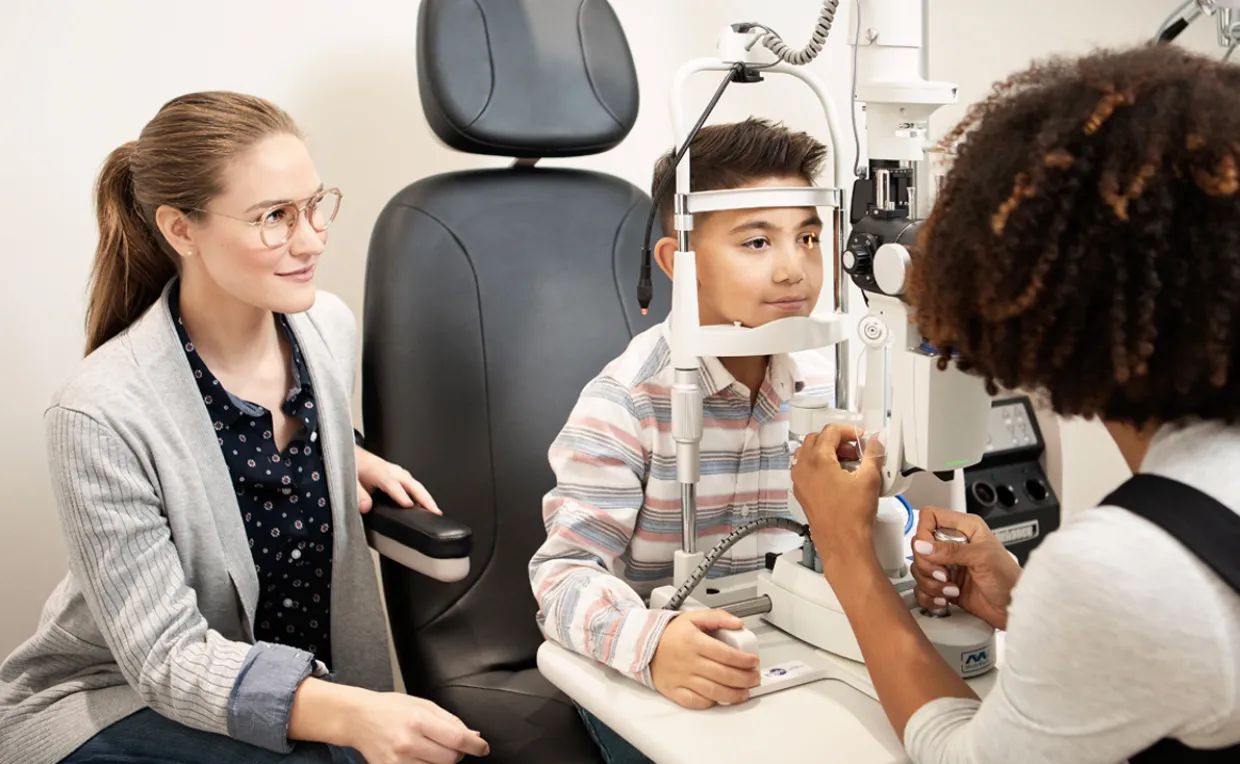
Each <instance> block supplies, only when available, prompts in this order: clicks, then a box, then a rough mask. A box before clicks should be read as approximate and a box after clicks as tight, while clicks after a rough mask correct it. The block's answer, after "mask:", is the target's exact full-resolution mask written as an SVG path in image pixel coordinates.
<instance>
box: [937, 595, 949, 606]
mask: <svg viewBox="0 0 1240 764" xmlns="http://www.w3.org/2000/svg"><path fill="white" fill-rule="evenodd" d="M934 604H936V605H938V606H939V607H947V600H945V599H943V598H942V597H935V598H934Z"/></svg>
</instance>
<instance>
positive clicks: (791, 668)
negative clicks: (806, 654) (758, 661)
mask: <svg viewBox="0 0 1240 764" xmlns="http://www.w3.org/2000/svg"><path fill="white" fill-rule="evenodd" d="M810 670H811V669H810V667H809V666H807V665H805V664H804V663H802V662H800V661H787V662H786V663H779V664H776V665H774V666H771V667H770V668H768V669H763V671H762V678H763V679H787V678H789V677H794V676H799V675H801V674H805V673H808V672H809V671H810Z"/></svg>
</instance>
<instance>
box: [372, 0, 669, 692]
mask: <svg viewBox="0 0 1240 764" xmlns="http://www.w3.org/2000/svg"><path fill="white" fill-rule="evenodd" d="M418 43H419V46H418V68H419V79H420V83H421V84H420V87H421V96H422V103H423V108H424V111H425V112H426V116H427V120H428V121H429V123H430V125H431V127H432V129H433V130H434V131H435V133H436V135H438V136H439V138H440V139H441V140H443V141H444V142H445V143H447V144H448V145H450V146H452V147H453V148H456V149H458V150H461V151H465V152H471V153H479V154H492V155H502V156H509V157H514V158H518V159H521V158H524V159H529V158H540V157H568V156H583V155H587V154H594V153H599V152H602V151H606V150H608V149H610V148H612V147H614V146H615V145H617V144H618V143H619V142H620V141H621V140H623V139H624V137H625V136H626V135H627V134H628V132H629V131H630V130H631V129H632V126H633V123H634V120H635V118H636V115H637V107H638V94H637V80H636V72H635V69H634V66H633V61H632V57H631V54H630V51H629V47H628V43H627V41H626V39H625V36H624V33H623V31H622V29H621V27H620V24H619V22H618V20H617V19H616V17H615V15H614V13H613V11H612V9H611V7H610V6H609V5H608V4H607V3H606V2H605V1H604V0H423V2H422V6H421V11H420V17H419V23H418ZM651 160H652V162H653V157H652V158H651ZM649 210H650V199H649V196H648V195H647V194H646V193H645V192H644V191H642V190H640V189H638V188H636V187H635V186H633V185H632V184H630V183H628V182H626V181H623V180H620V179H618V178H615V177H612V176H608V175H603V174H599V173H595V172H585V171H575V170H564V169H541V168H536V167H512V168H509V169H498V170H484V171H470V172H459V173H447V174H443V175H438V176H435V177H430V178H426V179H423V180H420V181H417V182H415V183H413V184H412V185H410V186H408V187H407V188H405V189H403V190H402V191H401V192H400V193H398V194H397V195H396V196H395V197H394V198H393V199H392V200H391V201H390V202H389V203H388V205H387V206H386V208H385V209H384V210H383V212H382V214H381V215H380V217H379V219H378V221H377V223H376V225H375V229H374V234H373V237H372V240H371V245H370V253H369V261H368V265H367V273H366V297H365V309H364V319H363V323H364V327H363V351H362V352H363V413H364V422H365V428H366V437H367V445H368V447H373V448H374V449H375V450H376V452H378V453H380V454H381V455H382V456H383V457H384V458H386V459H389V460H392V461H395V462H397V463H400V464H402V465H405V466H407V467H408V468H409V469H410V470H411V471H412V472H413V473H414V474H415V476H417V477H418V478H419V479H420V480H422V482H424V483H425V484H426V485H427V487H428V489H429V490H430V491H431V492H432V493H433V494H434V496H435V498H436V501H437V502H438V503H439V505H440V506H441V507H442V508H443V510H444V512H445V513H446V514H449V515H451V516H452V517H453V518H455V519H458V520H460V521H462V522H464V523H465V524H467V525H469V526H470V527H471V528H472V530H473V534H474V551H473V553H472V556H471V559H470V562H471V572H470V575H469V577H468V578H467V579H466V580H464V581H462V582H459V583H456V584H442V583H438V582H434V581H430V580H428V579H424V578H421V577H420V576H418V575H416V574H414V573H410V572H408V571H406V570H405V569H403V568H401V567H400V566H399V565H396V564H393V563H390V562H388V561H386V560H385V561H384V568H383V581H384V587H385V591H386V598H387V603H388V609H389V614H390V617H391V623H392V630H393V635H394V637H395V641H396V649H397V654H398V658H399V660H400V664H401V669H402V672H403V674H404V678H405V683H406V686H407V688H408V689H409V691H410V692H414V693H419V694H425V695H427V696H430V697H434V695H435V688H437V687H441V686H443V685H444V684H445V683H447V682H450V681H453V680H456V679H460V678H462V677H469V676H477V675H481V674H485V673H488V672H494V671H517V670H524V669H529V668H532V667H533V666H534V665H535V653H536V651H537V649H538V646H539V645H540V644H541V642H542V637H541V635H540V634H539V633H538V628H537V625H536V623H535V613H536V609H537V608H536V604H535V602H534V598H533V594H532V592H531V590H530V585H529V577H528V572H527V571H528V564H529V560H530V558H531V557H532V556H533V554H534V552H535V550H536V549H537V548H538V546H539V544H541V543H542V541H543V539H544V538H545V531H544V527H543V523H542V517H541V501H542V497H543V494H544V493H546V492H547V491H548V490H550V489H551V488H552V487H553V485H554V478H553V475H552V473H551V470H550V467H549V466H548V463H547V449H548V447H549V446H550V444H551V441H552V440H553V438H554V437H555V435H556V433H557V432H558V431H559V429H560V428H561V427H562V426H563V424H564V421H565V419H566V418H567V416H568V412H569V410H570V409H571V408H572V406H573V404H574V403H575V401H576V400H577V397H578V395H579V393H580V392H581V389H582V388H583V387H584V385H585V384H586V383H587V382H588V381H589V380H590V379H591V378H592V377H593V376H594V375H596V374H597V373H598V372H599V371H600V370H601V369H602V368H603V366H604V365H605V364H606V363H607V362H608V361H609V360H611V359H612V358H614V357H615V356H616V355H618V354H619V353H620V352H621V351H622V350H623V349H624V347H625V345H626V344H627V342H628V341H629V339H630V338H631V337H632V336H633V335H634V334H635V333H637V332H640V331H642V330H644V329H646V328H648V327H650V326H652V325H653V324H654V323H655V322H656V321H658V320H660V318H661V317H662V316H665V315H666V314H667V310H668V306H669V304H670V291H671V290H670V285H669V284H667V283H666V282H665V281H664V283H661V284H658V285H657V287H656V290H655V299H654V302H652V304H651V310H650V314H649V316H642V315H641V314H640V311H639V309H638V306H637V298H636V284H637V276H638V264H639V253H640V251H641V247H642V241H641V239H642V235H643V233H644V227H645V223H646V217H647V215H648V214H649ZM655 235H656V236H657V235H658V228H657V226H656V231H655Z"/></svg>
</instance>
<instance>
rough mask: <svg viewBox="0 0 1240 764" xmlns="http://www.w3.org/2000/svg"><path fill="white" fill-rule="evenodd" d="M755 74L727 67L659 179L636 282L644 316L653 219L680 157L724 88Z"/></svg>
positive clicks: (738, 64)
mask: <svg viewBox="0 0 1240 764" xmlns="http://www.w3.org/2000/svg"><path fill="white" fill-rule="evenodd" d="M754 81H756V80H755V79H754V76H753V75H752V74H750V73H748V72H747V67H746V66H745V64H743V63H741V62H739V61H738V62H736V63H735V64H732V67H731V68H730V69H728V73H727V75H726V76H724V78H723V82H721V83H719V87H718V88H717V89H716V90H715V95H714V97H712V98H711V99H710V103H708V104H706V110H705V111H703V112H702V116H701V117H699V118H698V121H697V124H696V125H694V126H693V129H692V130H691V131H689V135H688V137H686V138H685V144H684V145H683V146H681V147H680V150H679V151H677V152H676V156H675V158H674V159H672V166H671V167H669V168H668V169H667V172H666V173H665V174H664V175H663V177H662V178H660V179H659V185H658V187H656V188H655V192H654V199H653V200H652V201H653V204H651V205H650V217H649V218H647V220H646V236H645V238H643V239H642V265H641V276H640V277H639V279H638V281H637V304H638V306H639V307H641V309H642V315H645V314H646V311H647V310H648V309H649V308H650V300H651V299H653V298H654V284H653V283H652V282H651V280H650V255H651V252H652V250H651V248H650V234H651V233H652V232H653V231H654V219H655V216H657V215H658V214H659V205H660V203H661V202H662V200H663V197H664V195H666V194H667V188H668V186H669V185H671V181H672V180H673V179H674V178H675V177H676V167H677V166H678V165H679V164H680V160H681V159H683V158H684V156H685V152H686V151H688V150H689V146H690V145H691V144H692V143H693V139H694V138H695V137H696V136H697V134H698V131H699V130H701V129H702V125H704V124H706V120H707V119H709V118H710V113H711V112H712V111H714V109H715V104H717V103H719V99H720V98H721V97H722V96H723V91H725V90H727V89H728V85H729V84H731V83H732V82H754Z"/></svg>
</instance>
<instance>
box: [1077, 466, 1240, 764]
mask: <svg viewBox="0 0 1240 764" xmlns="http://www.w3.org/2000/svg"><path fill="white" fill-rule="evenodd" d="M1100 505H1101V506H1112V507H1122V508H1123V509H1126V510H1128V511H1129V512H1131V513H1133V514H1134V515H1139V516H1140V517H1144V518H1145V519H1146V520H1149V521H1150V522H1152V523H1154V524H1155V525H1157V526H1158V527H1160V528H1162V529H1163V530H1164V531H1166V532H1167V533H1168V534H1170V535H1171V536H1173V537H1175V539H1176V540H1178V541H1179V542H1180V543H1181V544H1183V545H1184V546H1185V547H1186V548H1187V549H1188V550H1189V551H1190V552H1192V553H1193V554H1194V555H1196V556H1197V558H1198V559H1200V560H1201V561H1202V562H1203V563H1205V564H1206V565H1207V566H1209V568H1210V569H1211V570H1213V571H1214V572H1215V573H1216V574H1218V576H1219V578H1221V579H1223V581H1224V582H1226V583H1227V585H1228V586H1230V587H1231V588H1232V589H1234V590H1235V592H1236V594H1240V515H1237V514H1236V513H1235V512H1233V511H1231V510H1230V509H1228V508H1227V507H1226V506H1224V505H1223V504H1221V503H1219V502H1218V501H1217V500H1216V499H1214V498H1212V497H1210V496H1209V495H1207V494H1205V493H1202V492H1201V491H1199V490H1197V489H1196V488H1193V487H1192V486H1190V485H1187V484H1185V483H1181V482H1179V481H1178V480H1171V479H1170V478H1165V477H1161V476H1159V475H1147V474H1138V475H1134V476H1133V477H1132V478H1131V479H1129V480H1128V481H1127V482H1125V483H1124V484H1123V485H1121V486H1120V487H1119V488H1117V489H1116V490H1115V491H1114V492H1113V493H1111V494H1110V495H1109V496H1107V497H1106V498H1105V499H1103V500H1102V501H1101V502H1100ZM1237 761H1240V745H1235V746H1232V747H1230V748H1223V749H1215V750H1201V749H1197V748H1189V747H1188V746H1186V745H1184V744H1183V743H1181V742H1180V741H1178V740H1172V739H1170V738H1168V739H1164V740H1160V741H1158V743H1156V744H1155V745H1153V746H1152V747H1150V748H1148V749H1146V750H1145V751H1142V752H1141V753H1138V754H1136V755H1135V756H1133V757H1132V758H1130V759H1129V762H1130V764H1159V763H1160V762H1170V763H1172V764H1174V763H1175V762H1184V764H1199V763H1201V764H1207V763H1211V762H1218V764H1222V762H1231V764H1235V762H1237Z"/></svg>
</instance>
